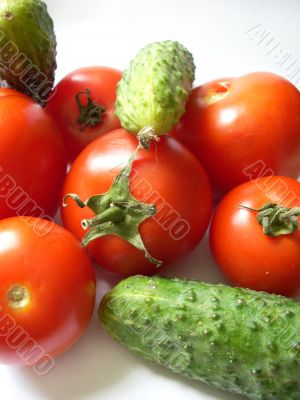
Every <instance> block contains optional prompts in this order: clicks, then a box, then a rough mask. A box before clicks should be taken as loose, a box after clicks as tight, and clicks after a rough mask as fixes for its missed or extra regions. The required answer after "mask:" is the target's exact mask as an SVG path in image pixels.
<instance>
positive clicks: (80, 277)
mask: <svg viewBox="0 0 300 400" xmlns="http://www.w3.org/2000/svg"><path fill="white" fill-rule="evenodd" d="M0 240H1V246H0V304H1V311H0V332H1V335H0V363H8V364H26V363H27V364H28V362H26V357H25V358H24V357H21V355H20V354H22V351H19V353H18V352H17V351H16V350H18V349H19V350H20V349H21V348H22V340H21V339H19V340H16V342H15V345H16V346H15V347H12V346H11V343H13V342H14V340H13V337H14V335H13V333H12V331H13V329H12V328H14V327H15V328H16V327H18V330H19V329H20V328H19V327H21V328H22V330H23V332H25V333H26V334H27V336H28V338H31V339H32V340H33V342H34V343H36V344H37V345H39V346H41V348H42V351H43V354H48V355H50V356H52V357H55V356H58V355H59V354H61V353H63V352H64V351H66V350H68V349H69V348H70V347H71V346H72V345H73V344H74V343H75V342H76V341H77V340H78V339H79V337H80V336H81V335H82V333H83V331H84V330H85V328H86V326H87V324H88V323H89V321H90V318H91V316H92V313H93V309H94V303H95V275H94V270H93V266H92V264H91V261H90V259H89V257H88V255H87V253H86V251H85V249H84V248H83V247H82V246H81V244H80V242H79V241H78V240H77V239H76V238H75V237H74V236H73V235H72V234H71V233H70V232H68V231H66V230H65V229H63V228H62V227H61V226H58V225H56V224H54V223H52V222H50V221H46V220H42V219H38V218H33V217H30V218H29V219H28V218H24V217H13V218H8V219H4V220H2V221H0ZM15 285H21V286H22V287H25V288H26V289H27V291H28V301H27V302H26V303H25V304H24V305H23V306H21V307H19V308H17V307H15V306H12V305H11V303H10V300H9V291H10V290H11V288H12V287H14V286H15ZM8 320H10V321H12V320H13V321H14V327H13V326H12V323H11V322H10V323H9V326H7V325H6V324H7V321H8ZM5 321H6V322H5ZM8 328H10V329H12V331H10V330H9V329H8ZM10 334H11V336H9V335H10ZM23 339H24V337H23ZM33 342H31V343H33ZM18 343H19V345H17V344H18ZM24 346H25V344H24ZM27 361H28V360H27Z"/></svg>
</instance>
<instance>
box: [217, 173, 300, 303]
mask: <svg viewBox="0 0 300 400" xmlns="http://www.w3.org/2000/svg"><path fill="white" fill-rule="evenodd" d="M278 206H279V207H278ZM294 207H300V183H299V182H297V181H296V180H294V179H292V178H287V177H280V176H269V177H265V178H260V179H256V180H253V181H250V182H246V183H244V184H242V185H240V186H238V187H236V188H235V189H233V190H232V191H231V192H229V193H228V194H227V195H226V196H225V197H224V198H223V200H222V201H221V202H220V203H219V205H218V207H217V209H216V212H215V215H214V217H213V219H212V223H211V229H210V245H211V249H212V253H213V256H214V258H215V260H216V263H217V264H218V265H219V266H220V268H221V269H222V271H223V272H224V274H225V276H226V277H227V278H228V279H229V280H230V281H231V282H232V283H234V284H235V285H237V286H243V287H248V288H250V289H255V290H265V291H268V292H272V293H278V294H283V295H293V294H295V293H296V292H297V290H299V289H300V230H299V228H298V227H297V225H298V215H299V213H300V209H298V208H296V209H294ZM261 208H263V209H261ZM290 209H292V210H290ZM258 210H260V211H258Z"/></svg>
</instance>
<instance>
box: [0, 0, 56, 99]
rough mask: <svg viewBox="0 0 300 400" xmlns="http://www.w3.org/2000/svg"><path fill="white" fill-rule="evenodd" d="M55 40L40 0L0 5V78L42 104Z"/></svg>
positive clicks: (4, 1) (50, 76) (15, 0)
mask: <svg viewBox="0 0 300 400" xmlns="http://www.w3.org/2000/svg"><path fill="white" fill-rule="evenodd" d="M55 69H56V38H55V33H54V29H53V22H52V19H51V17H50V16H49V14H48V11H47V6H46V4H45V3H44V2H43V1H41V0H2V1H1V2H0V78H1V79H2V80H5V81H6V82H7V83H8V85H9V86H11V87H13V88H15V89H17V90H19V91H21V92H23V93H26V94H28V95H29V96H32V97H33V98H35V99H36V100H37V101H39V102H41V103H44V102H45V101H46V100H47V98H48V96H49V94H50V92H51V90H52V88H53V83H54V73H55Z"/></svg>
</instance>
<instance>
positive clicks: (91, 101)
mask: <svg viewBox="0 0 300 400" xmlns="http://www.w3.org/2000/svg"><path fill="white" fill-rule="evenodd" d="M121 76H122V73H121V71H118V70H116V69H113V68H107V67H87V68H81V69H78V70H76V71H73V72H71V73H70V74H69V75H67V76H65V77H64V78H63V79H62V80H61V81H60V82H59V83H58V84H57V86H56V87H55V89H54V93H55V94H54V95H53V96H52V98H51V99H50V100H49V102H48V104H47V107H46V109H47V111H48V112H49V113H50V114H51V115H52V117H53V118H54V119H55V121H56V122H57V125H58V126H59V128H60V130H61V132H62V134H63V137H64V140H65V143H66V147H67V152H68V156H69V159H70V160H71V161H73V160H74V158H75V157H76V156H77V155H78V154H79V153H80V151H81V150H82V149H83V148H84V147H85V146H86V145H87V144H88V143H90V142H91V141H92V140H94V139H95V138H97V137H98V136H101V135H102V134H103V133H106V132H109V131H111V130H113V129H117V128H120V127H121V125H120V122H119V120H118V119H117V117H116V116H115V101H116V89H117V83H118V81H119V80H120V79H121Z"/></svg>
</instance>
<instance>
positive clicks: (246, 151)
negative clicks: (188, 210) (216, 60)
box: [174, 72, 300, 195]
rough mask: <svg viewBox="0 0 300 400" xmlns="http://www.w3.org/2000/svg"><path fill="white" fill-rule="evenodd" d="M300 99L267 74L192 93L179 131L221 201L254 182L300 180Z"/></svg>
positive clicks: (210, 85)
mask: <svg viewBox="0 0 300 400" xmlns="http://www.w3.org/2000/svg"><path fill="white" fill-rule="evenodd" d="M299 132H300V94H299V91H298V90H297V88H296V87H295V86H293V85H292V84H291V83H290V82H288V81H287V80H286V79H284V78H282V77H280V76H277V75H274V74H271V73H265V72H256V73H251V74H248V75H245V76H242V77H240V78H229V79H227V78H226V79H220V80H216V81H213V82H210V83H207V84H205V85H203V86H199V87H197V88H195V89H194V90H193V91H192V94H191V97H190V99H189V101H188V103H187V106H186V113H185V115H184V116H183V118H182V119H181V121H180V123H179V125H178V126H177V127H176V128H175V130H174V135H175V137H176V138H178V139H179V140H181V141H182V142H183V143H185V144H186V145H187V146H188V147H189V149H190V150H191V151H192V152H193V153H194V154H195V155H196V156H197V157H198V159H199V160H200V161H201V163H202V164H203V166H204V168H205V169H206V171H207V173H208V176H209V178H210V180H211V182H212V186H213V189H214V190H215V191H216V192H217V194H218V195H220V194H221V195H222V194H224V193H226V192H228V191H229V190H230V189H233V188H234V187H235V186H237V185H239V184H241V183H243V182H246V181H247V180H249V179H254V178H258V177H261V176H266V175H270V174H273V175H274V174H275V175H287V176H290V177H293V178H297V177H298V175H299V174H300V134H299Z"/></svg>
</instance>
